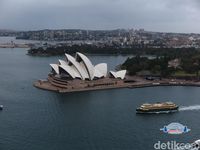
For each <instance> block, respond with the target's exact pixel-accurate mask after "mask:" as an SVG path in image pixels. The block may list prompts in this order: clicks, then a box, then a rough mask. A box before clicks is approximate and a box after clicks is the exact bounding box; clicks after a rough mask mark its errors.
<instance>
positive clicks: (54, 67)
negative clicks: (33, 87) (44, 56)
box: [50, 64, 59, 74]
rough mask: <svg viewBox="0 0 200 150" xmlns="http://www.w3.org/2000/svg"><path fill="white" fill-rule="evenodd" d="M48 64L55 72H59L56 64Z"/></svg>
mask: <svg viewBox="0 0 200 150" xmlns="http://www.w3.org/2000/svg"><path fill="white" fill-rule="evenodd" d="M50 66H51V68H52V69H53V70H54V71H55V72H56V74H59V69H58V64H50Z"/></svg>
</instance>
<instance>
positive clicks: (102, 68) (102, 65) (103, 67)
mask: <svg viewBox="0 0 200 150" xmlns="http://www.w3.org/2000/svg"><path fill="white" fill-rule="evenodd" d="M94 68H95V70H98V71H99V72H100V73H102V74H103V76H104V77H106V76H107V71H108V67H107V64H106V63H100V64H97V65H96V66H95V67H94Z"/></svg>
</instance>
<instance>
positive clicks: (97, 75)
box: [94, 68, 104, 78]
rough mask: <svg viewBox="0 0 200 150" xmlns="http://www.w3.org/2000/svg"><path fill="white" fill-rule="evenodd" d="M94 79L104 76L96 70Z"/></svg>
mask: <svg viewBox="0 0 200 150" xmlns="http://www.w3.org/2000/svg"><path fill="white" fill-rule="evenodd" d="M94 77H96V78H102V77H104V75H103V74H102V73H101V72H100V71H99V70H98V69H96V68H94Z"/></svg>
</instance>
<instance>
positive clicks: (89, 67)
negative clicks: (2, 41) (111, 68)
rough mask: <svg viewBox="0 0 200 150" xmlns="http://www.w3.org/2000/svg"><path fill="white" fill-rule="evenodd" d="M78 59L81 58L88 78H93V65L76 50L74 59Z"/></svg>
mask: <svg viewBox="0 0 200 150" xmlns="http://www.w3.org/2000/svg"><path fill="white" fill-rule="evenodd" d="M78 59H81V60H82V61H83V63H84V65H85V68H86V71H87V73H88V75H89V77H90V80H93V78H94V66H93V65H92V63H91V61H90V60H89V59H88V58H87V57H86V56H85V55H83V54H81V53H79V52H77V53H76V61H78Z"/></svg>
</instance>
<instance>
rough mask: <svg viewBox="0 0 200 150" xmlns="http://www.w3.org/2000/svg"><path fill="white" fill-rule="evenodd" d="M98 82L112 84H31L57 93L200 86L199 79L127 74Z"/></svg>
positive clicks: (44, 82)
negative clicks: (63, 85) (159, 78)
mask: <svg viewBox="0 0 200 150" xmlns="http://www.w3.org/2000/svg"><path fill="white" fill-rule="evenodd" d="M100 80H101V81H98V82H102V83H103V82H107V83H114V84H96V83H94V82H97V81H85V83H83V82H82V83H80V84H81V85H82V86H77V85H78V84H77V81H76V83H75V82H73V81H71V82H70V83H69V84H66V86H65V87H61V86H59V85H57V84H55V83H54V84H52V81H51V79H49V78H48V80H38V81H36V82H35V83H34V84H33V85H34V86H35V87H37V88H40V89H44V90H50V91H55V92H59V93H71V92H80V91H92V90H105V89H117V88H143V87H154V86H200V82H199V81H194V80H188V81H187V80H180V79H162V80H153V81H151V80H146V79H144V78H142V77H137V76H133V77H130V76H127V78H126V79H125V80H120V79H112V78H107V79H100Z"/></svg>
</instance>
